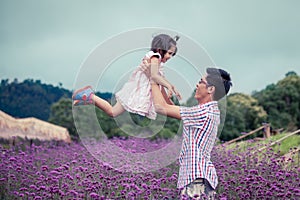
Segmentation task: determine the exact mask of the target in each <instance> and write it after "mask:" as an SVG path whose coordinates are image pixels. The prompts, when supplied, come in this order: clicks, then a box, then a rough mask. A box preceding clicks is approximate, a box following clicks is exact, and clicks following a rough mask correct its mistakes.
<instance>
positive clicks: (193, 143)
mask: <svg viewBox="0 0 300 200" xmlns="http://www.w3.org/2000/svg"><path fill="white" fill-rule="evenodd" d="M206 73H207V74H206V75H205V76H204V77H202V79H201V80H200V81H199V83H198V84H197V85H196V91H195V96H194V97H195V99H196V100H197V101H198V105H197V106H193V107H183V106H176V105H170V104H168V103H167V102H166V101H165V99H164V98H163V96H162V93H161V92H160V89H159V86H158V85H157V84H156V83H152V96H153V100H154V105H155V109H156V112H157V113H160V114H163V115H167V116H169V117H173V118H176V119H181V120H182V121H183V142H182V147H181V152H180V156H179V163H180V169H179V177H178V184H177V187H178V188H182V197H188V198H198V199H199V198H201V195H204V196H205V195H206V196H207V197H208V198H209V199H214V196H215V191H214V190H215V188H216V186H217V184H218V177H217V174H216V170H215V167H214V165H213V163H212V162H211V160H210V153H211V150H212V148H213V146H214V143H215V139H216V137H217V132H218V125H219V123H220V111H219V108H218V102H217V101H218V100H219V99H221V98H222V97H224V96H225V95H226V94H227V93H228V91H229V89H230V87H231V86H232V83H231V78H230V75H229V74H228V73H227V72H226V71H224V70H222V69H216V68H207V70H206Z"/></svg>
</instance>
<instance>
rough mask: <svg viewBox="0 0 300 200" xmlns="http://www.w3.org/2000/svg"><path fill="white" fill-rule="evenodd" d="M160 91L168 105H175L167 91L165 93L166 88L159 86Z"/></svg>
mask: <svg viewBox="0 0 300 200" xmlns="http://www.w3.org/2000/svg"><path fill="white" fill-rule="evenodd" d="M160 91H161V93H162V95H163V97H164V99H165V101H166V102H167V104H169V105H175V104H174V102H173V101H172V100H171V99H170V98H169V97H168V95H167V93H166V90H165V88H164V87H161V88H160Z"/></svg>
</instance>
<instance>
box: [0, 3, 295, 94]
mask: <svg viewBox="0 0 300 200" xmlns="http://www.w3.org/2000/svg"><path fill="white" fill-rule="evenodd" d="M299 8H300V2H299V1H297V0H286V1H282V0H264V1H261V0H251V1H238V0H227V1H221V0H220V1H217V0H195V1H193V0H191V1H168V0H164V1H157V0H152V1H142V0H131V1H121V0H119V1H116V0H112V1H104V0H98V1H96V0H90V1H78V0H64V1H61V0H59V1H58V0H43V1H40V0H34V1H33V0H24V1H17V0H1V1H0V25H1V26H0V78H1V79H3V78H9V79H10V80H13V79H14V78H17V79H18V80H20V81H21V80H24V79H27V78H32V79H40V80H42V82H44V83H51V84H53V85H58V83H62V84H63V87H65V88H67V89H74V85H75V84H74V83H75V82H76V77H77V76H78V73H80V68H81V67H82V64H83V63H84V62H85V60H86V59H87V58H88V57H89V55H90V54H91V52H92V51H93V50H95V48H96V47H99V45H101V44H103V43H104V42H105V41H107V40H109V39H111V38H114V37H115V36H116V35H119V34H122V33H124V32H128V31H132V30H135V29H143V28H149V27H159V28H161V29H168V30H173V31H175V32H177V33H179V35H180V34H181V35H183V36H184V37H185V36H186V37H188V38H190V39H192V40H193V41H195V42H196V43H197V44H199V45H200V46H201V47H202V48H203V49H205V51H206V52H207V54H208V55H209V57H210V58H211V59H212V60H213V62H214V63H215V65H217V66H220V67H222V68H224V69H226V70H228V71H229V72H230V73H231V76H232V79H233V82H234V87H233V89H232V92H243V93H247V94H251V92H253V91H254V90H261V89H263V88H265V87H266V86H267V85H268V84H271V83H276V82H277V81H278V80H280V79H282V78H284V76H285V74H286V73H287V72H288V71H295V72H296V73H297V74H300V56H299V55H300V38H299V35H300V12H299ZM146 39H147V38H146ZM148 40H149V44H150V40H151V38H148ZM183 41H184V40H183ZM132 42H135V41H134V39H133V41H132ZM179 43H180V40H179ZM119 45H120V46H122V43H120V44H119ZM116 48H119V47H118V45H114V46H113V45H110V46H109V47H108V49H109V51H113V50H114V49H116ZM179 53H180V48H179ZM130 56H131V57H132V58H131V57H130ZM130 56H129V57H130V59H131V60H134V61H135V62H133V63H130V62H129V61H128V60H130V59H128V58H129V57H128V58H127V59H126V56H125V58H124V66H125V65H128V64H129V63H130V65H131V64H133V65H135V64H136V62H137V61H136V59H135V58H134V59H133V57H134V55H130ZM100 59H101V58H100ZM139 59H140V58H139ZM121 60H122V59H121ZM177 61H178V62H179V63H180V59H179V58H177ZM127 62H128V63H127ZM175 62H176V60H175V58H174V63H175ZM119 63H120V62H119ZM125 63H126V64H125ZM170 65H171V63H170ZM201 67H204V66H201ZM187 68H188V66H187ZM179 71H180V70H179ZM110 76H111V78H112V79H111V80H113V81H115V80H119V79H118V78H119V77H120V74H118V73H111V75H110ZM172 81H174V77H173V80H172ZM177 83H178V82H177ZM111 84H113V83H111ZM174 84H175V85H176V83H174ZM105 85H106V87H102V88H101V87H99V89H100V90H110V89H111V88H113V87H115V86H114V85H112V86H109V84H108V83H106V84H105ZM102 92H105V91H102Z"/></svg>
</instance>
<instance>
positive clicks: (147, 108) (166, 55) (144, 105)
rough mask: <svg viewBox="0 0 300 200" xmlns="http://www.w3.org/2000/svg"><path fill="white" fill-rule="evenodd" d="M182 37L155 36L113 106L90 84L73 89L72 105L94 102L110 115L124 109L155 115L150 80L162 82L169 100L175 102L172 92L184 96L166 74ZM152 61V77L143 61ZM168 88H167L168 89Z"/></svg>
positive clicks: (119, 112) (145, 114) (144, 114)
mask: <svg viewBox="0 0 300 200" xmlns="http://www.w3.org/2000/svg"><path fill="white" fill-rule="evenodd" d="M178 39H179V37H178V36H176V37H175V38H172V37H170V36H169V35H166V34H159V35H157V36H155V37H154V38H153V40H152V44H151V50H150V51H149V52H148V53H147V54H146V55H145V56H144V58H143V60H142V62H141V64H140V65H139V66H138V67H137V69H135V70H134V71H133V73H132V75H131V77H130V79H129V80H128V82H126V83H125V84H124V86H123V87H122V89H121V90H120V91H119V92H117V93H116V94H115V96H116V99H117V102H116V104H115V105H114V106H112V105H111V104H110V103H109V102H107V101H106V100H104V99H102V98H100V97H98V96H96V95H95V93H94V91H93V89H92V88H91V86H86V87H84V88H81V89H78V90H76V91H75V92H74V94H73V96H72V99H73V105H74V106H78V105H88V104H95V105H96V106H97V107H98V108H100V109H101V110H103V111H104V112H105V113H107V114H108V115H109V116H111V117H117V116H118V115H120V114H122V113H123V112H124V111H125V110H126V111H128V112H130V113H135V114H139V115H142V116H146V117H147V118H149V119H153V120H154V119H156V112H155V107H154V104H153V98H152V94H151V82H153V81H154V82H156V83H157V84H159V85H160V86H161V92H162V94H163V96H164V98H165V99H166V101H167V103H169V104H173V102H172V101H171V100H170V98H171V97H172V95H173V94H175V95H176V96H177V98H178V99H181V95H180V93H179V92H178V91H177V90H176V89H175V87H174V86H173V85H172V84H171V83H170V82H169V81H168V80H167V79H166V78H165V76H164V72H163V64H164V63H166V62H167V61H168V60H169V59H170V58H172V57H173V56H175V54H176V52H177V47H176V42H177V40H178ZM144 60H146V61H147V62H148V63H150V65H151V67H150V69H151V77H150V78H149V77H148V76H147V75H146V74H145V72H144V70H143V68H142V65H143V61H144ZM165 88H166V89H167V90H168V92H166V91H165Z"/></svg>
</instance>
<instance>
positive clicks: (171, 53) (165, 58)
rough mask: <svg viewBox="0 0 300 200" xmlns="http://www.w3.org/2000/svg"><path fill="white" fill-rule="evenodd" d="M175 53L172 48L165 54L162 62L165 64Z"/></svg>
mask: <svg viewBox="0 0 300 200" xmlns="http://www.w3.org/2000/svg"><path fill="white" fill-rule="evenodd" d="M175 51H176V46H172V47H171V48H170V49H169V50H168V51H167V53H166V54H165V55H164V57H163V58H162V60H161V61H162V62H163V63H165V62H167V61H168V60H169V59H170V58H172V57H173V55H174V53H175Z"/></svg>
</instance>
